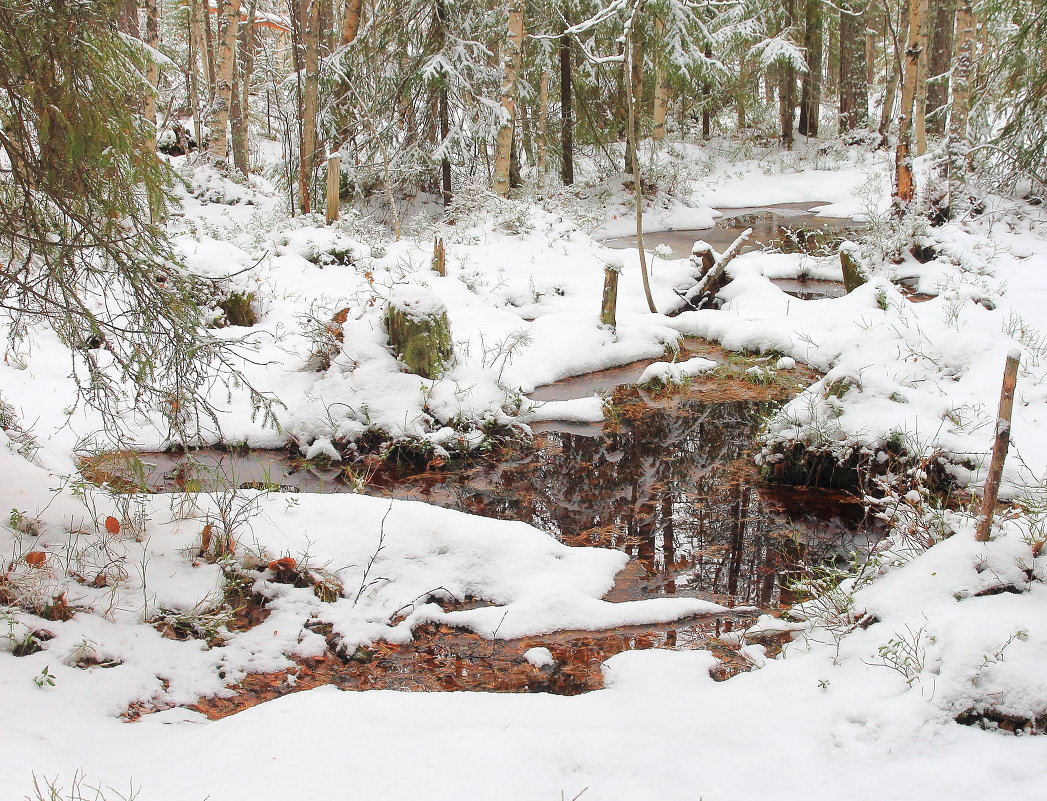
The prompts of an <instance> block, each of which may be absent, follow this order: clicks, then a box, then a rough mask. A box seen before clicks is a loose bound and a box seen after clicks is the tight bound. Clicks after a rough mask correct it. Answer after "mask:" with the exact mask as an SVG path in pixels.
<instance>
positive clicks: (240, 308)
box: [218, 292, 258, 326]
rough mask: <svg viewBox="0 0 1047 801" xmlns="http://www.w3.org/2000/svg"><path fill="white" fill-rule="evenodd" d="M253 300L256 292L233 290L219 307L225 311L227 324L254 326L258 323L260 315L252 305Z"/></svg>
mask: <svg viewBox="0 0 1047 801" xmlns="http://www.w3.org/2000/svg"><path fill="white" fill-rule="evenodd" d="M253 302H254V292H233V293H232V294H231V295H229V297H227V298H226V299H225V300H223V301H221V302H220V303H219V304H218V308H219V309H221V310H222V311H224V312H225V324H226V325H244V326H252V325H254V324H255V323H257V322H258V316H257V315H256V314H255V313H254V308H253V307H252V306H251V304H252V303H253Z"/></svg>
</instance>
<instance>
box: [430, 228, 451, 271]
mask: <svg viewBox="0 0 1047 801" xmlns="http://www.w3.org/2000/svg"><path fill="white" fill-rule="evenodd" d="M432 268H433V272H434V273H436V274H437V275H441V276H446V275H447V250H446V248H445V247H444V238H443V237H442V236H438V237H436V238H434V239H433V261H432Z"/></svg>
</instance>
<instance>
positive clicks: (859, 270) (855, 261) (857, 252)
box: [840, 242, 869, 292]
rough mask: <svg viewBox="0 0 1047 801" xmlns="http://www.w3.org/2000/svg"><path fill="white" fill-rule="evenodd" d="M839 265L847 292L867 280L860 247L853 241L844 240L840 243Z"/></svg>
mask: <svg viewBox="0 0 1047 801" xmlns="http://www.w3.org/2000/svg"><path fill="white" fill-rule="evenodd" d="M840 267H841V268H842V269H843V286H844V289H846V290H847V291H848V292H851V291H852V290H855V289H857V288H858V287H860V286H861V285H862V284H864V283H865V282H866V281H868V280H869V276H868V275H866V274H865V267H864V266H863V265H862V251H861V248H859V247H858V245H856V244H855V243H854V242H844V243H842V244H841V245H840Z"/></svg>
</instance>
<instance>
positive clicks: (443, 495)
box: [145, 342, 874, 716]
mask: <svg viewBox="0 0 1047 801" xmlns="http://www.w3.org/2000/svg"><path fill="white" fill-rule="evenodd" d="M688 344H689V345H690V346H691V349H692V350H691V352H697V353H701V354H702V355H705V356H709V357H712V358H715V359H717V360H719V361H721V362H727V361H728V357H727V354H725V353H724V352H723V351H721V350H719V349H718V348H716V347H715V346H711V345H708V344H707V343H700V342H690V343H688ZM747 364H748V363H745V362H743V363H741V364H737V363H736V364H734V365H733V366H732V368H731V369H732V370H733V372H730V371H729V370H727V368H726V367H725V368H724V369H723V370H721V371H719V373H720V374H719V375H716V376H705V377H700V378H698V379H696V380H694V381H693V382H692V383H691V384H689V385H688V386H686V387H684V388H681V389H678V390H676V391H673V392H671V393H664V392H663V393H654V394H652V393H649V392H646V391H643V390H640V389H638V388H637V387H635V386H633V385H632V382H634V381H635V380H636V377H637V376H638V375H639V373H640V372H641V371H642V369H643V367H644V364H643V363H637V364H634V365H627V366H625V367H622V368H616V369H614V370H610V371H605V372H603V373H597V374H593V375H589V376H582V377H579V378H577V379H569V380H567V381H563V382H560V383H558V384H556V385H553V386H550V387H545V388H542V389H540V390H539V391H538V392H536V393H534V394H535V397H536V398H540V399H545V400H555V399H566V398H571V397H579V396H582V395H587V394H591V393H592V392H593V391H594V390H596V389H602V390H604V391H605V392H608V393H610V395H611V404H610V406H609V412H608V414H607V419H606V420H605V421H604V423H603V425H591V426H571V425H563V424H556V423H546V424H543V425H542V426H541V430H539V431H538V432H537V433H536V435H535V440H534V443H533V444H518V445H515V446H513V447H511V448H506V449H503V450H501V451H500V452H499V453H498V454H496V455H494V456H492V457H489V458H487V459H485V460H483V461H479V462H476V461H474V462H472V463H465V464H459V465H454V464H451V465H442V466H440V467H438V468H436V469H428V470H418V469H413V468H410V467H405V466H398V465H390V464H380V465H378V464H372V465H371V467H370V468H368V467H365V466H356V467H354V468H350V470H351V472H352V473H353V474H354V475H355V477H356V480H355V481H354V480H349V479H347V477H346V476H347V471H346V468H344V467H342V466H338V465H317V464H309V463H305V462H302V461H301V460H298V459H294V458H292V457H290V456H289V455H288V454H286V453H281V452H266V453H259V452H253V453H245V454H236V453H230V452H221V451H207V452H197V453H195V454H193V456H192V459H193V463H192V465H190V464H189V462H188V461H187V457H185V456H177V455H167V454H149V455H147V456H146V458H145V460H146V462H147V463H149V472H148V475H147V481H148V483H149V484H150V485H151V486H153V487H154V488H156V489H174V488H176V487H178V486H182V487H184V486H185V484H186V481H187V480H188V481H198V482H199V485H200V486H202V488H207V484H208V479H207V475H208V474H207V472H206V471H201V468H200V465H205V466H210V467H211V468H215V469H217V470H219V471H222V472H224V473H225V474H226V475H233V476H235V479H234V482H235V483H238V484H244V483H252V484H260V483H265V484H267V485H269V486H274V485H275V486H280V487H283V488H284V489H285V490H302V491H313V492H352V491H356V490H357V489H358V488H359V483H358V481H359V479H360V477H361V476H363V477H366V483H365V484H364V488H363V491H365V492H367V493H368V494H373V495H379V496H383V497H395V498H404V499H412V500H421V501H426V502H428V503H433V504H437V505H439V506H445V507H449V508H453V509H458V510H461V511H466V512H471V513H474V514H481V515H485V516H488V517H494V518H499V519H507V520H523V521H526V522H528V523H530V524H532V525H534V526H536V527H538V528H540V529H542V530H544V531H547V532H549V533H550V534H552V535H553V536H555V537H557V538H558V539H559V540H561V541H562V542H565V543H567V544H570V545H577V546H587V545H592V546H601V547H609V548H617V549H620V550H622V551H624V552H626V553H627V554H629V555H630V556H631V557H632V559H631V560H630V562H629V564H628V566H627V567H626V568H625V570H623V571H622V572H621V573H620V574H619V576H618V579H617V582H616V584H615V587H614V589H613V590H612V591H611V592H610V593H609V594H608V596H607V597H608V599H609V600H613V601H623V600H631V599H642V598H652V597H659V596H666V595H674V594H686V595H688V596H696V597H700V598H706V599H709V600H713V601H717V602H719V603H722V604H724V605H726V606H741V605H753V606H758V607H760V608H762V609H764V610H771V611H773V610H775V609H778V608H780V607H781V606H783V605H788V604H790V603H792V602H793V600H794V597H793V595H792V593H791V591H790V588H789V582H790V577H791V576H794V575H795V574H796V572H797V571H798V570H799V569H800V568H799V565H800V564H801V563H802V562H804V561H823V562H824V561H827V560H828V561H831V560H833V559H835V558H838V557H841V556H843V555H846V554H848V553H849V552H850V551H851V550H852V549H853V548H855V547H861V546H862V545H863V544H866V543H867V541H868V540H869V539H870V538H871V537H872V536H874V534H873V532H872V531H871V530H870V528H869V526H868V525H867V523H866V521H865V519H864V515H863V508H862V506H861V504H860V503H858V502H857V501H856V500H855V499H853V498H849V497H847V496H845V495H843V494H840V493H835V492H829V491H825V490H817V489H810V490H804V489H792V488H786V487H782V486H778V485H774V486H772V485H767V484H764V483H763V482H762V481H761V480H760V477H759V474H758V471H757V469H756V467H755V465H754V462H753V458H752V449H753V437H754V435H755V432H756V430H757V428H758V421H759V419H760V417H761V416H762V415H766V414H768V413H769V412H771V411H772V410H773V409H774V408H775V407H776V406H777V405H778V404H779V403H781V402H782V401H784V400H785V399H787V398H788V397H791V396H792V395H794V394H795V393H796V391H798V389H799V387H800V386H801V385H803V384H805V383H808V382H810V381H811V380H813V379H814V378H815V376H814V374H813V373H810V372H804V371H802V370H797V371H793V372H790V373H782V374H781V375H780V378H779V380H777V381H776V382H774V383H772V384H770V385H762V386H757V385H754V384H750V383H748V382H746V381H744V380H743V379H742V376H744V372H743V371H744V369H745V367H746V366H747ZM536 428H538V427H536ZM753 617H754V615H753V614H752V613H738V614H728V615H719V616H709V617H706V618H700V619H691V620H688V621H680V622H677V623H673V624H668V625H659V626H650V627H642V628H637V629H623V630H618V631H612V632H565V633H560V634H557V635H552V636H545V637H538V638H530V639H527V640H519V641H512V642H504V641H501V642H491V641H489V640H485V639H483V638H481V637H478V636H477V635H475V634H472V633H469V632H463V631H455V630H451V629H446V628H444V627H432V629H431V630H430V629H428V628H427V629H423V630H420V631H419V632H418V636H416V638H415V640H414V641H413V642H411V643H409V644H407V645H391V644H377V645H374V646H372V647H371V648H369V649H365V650H364V651H363V652H362V653H358V654H356V655H355V656H356V657H357V658H352V657H353V656H354V655H351V654H349V655H347V654H340V653H339V650H338V643H337V642H334V641H333V640H332V641H331V646H332V647H331V649H330V650H329V652H328V653H327V654H325V656H324V657H323V658H321V659H314V660H302V662H301V663H300V664H299V666H298V667H297V668H296V669H295V671H293V682H289V681H288V678H287V675H285V674H284V673H281V674H267V675H266V676H257V677H252V678H250V679H249V680H247V681H246V682H244V683H243V684H242V685H240V686H238V687H237V688H235V689H236V690H237V695H236V696H234V697H233V698H231V699H228V700H226V701H218V700H209V701H202V702H201V706H200V708H201V710H202V711H204V712H206V713H207V714H209V715H213V716H222V715H225V714H229V713H230V712H233V711H237V710H238V709H241V708H244V707H245V706H250V705H252V704H254V703H258V702H260V701H264V700H266V699H268V698H271V697H275V696H276V695H280V694H283V693H285V692H289V691H291V690H293V689H303V688H305V687H309V686H316V685H317V684H323V683H333V684H335V685H337V686H339V687H342V688H344V689H368V688H394V689H427V690H452V689H473V690H476V689H485V690H496V691H518V692H519V691H539V690H547V691H552V692H560V693H576V692H583V691H585V690H588V689H593V688H596V687H599V686H601V684H602V679H601V674H600V669H599V665H600V664H601V663H602V662H603V661H604V660H605V659H607V658H608V657H609V656H611V655H613V654H615V653H618V652H619V651H622V650H626V649H634V648H651V647H659V648H709V649H711V650H713V651H714V652H715V653H717V654H719V655H720V656H721V657H722V660H723V665H724V667H723V668H722V671H721V674H722V675H721V677H726V676H728V675H730V674H731V673H733V672H736V671H737V670H739V669H744V660H742V659H741V658H740V657H739V656H738V655H737V653H736V652H735V650H734V649H733V647H732V645H731V644H730V643H724V642H723V641H721V640H720V639H719V637H720V634H721V632H722V631H723V630H724V629H727V630H729V629H730V628H731V627H738V626H743V627H744V626H745V625H746V624H747V621H751V620H752V618H753ZM534 646H543V647H547V648H549V649H550V651H552V653H553V656H554V658H555V659H556V660H557V666H556V667H555V668H553V669H548V668H545V669H538V668H535V667H533V666H532V665H530V664H529V663H528V662H527V661H526V660H525V659H524V658H523V653H524V652H525V651H526V650H527V649H528V648H531V647H534ZM292 685H293V686H292Z"/></svg>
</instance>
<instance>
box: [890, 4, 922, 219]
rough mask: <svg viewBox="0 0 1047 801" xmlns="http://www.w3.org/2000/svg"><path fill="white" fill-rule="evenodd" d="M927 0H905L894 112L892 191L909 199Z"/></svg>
mask: <svg viewBox="0 0 1047 801" xmlns="http://www.w3.org/2000/svg"><path fill="white" fill-rule="evenodd" d="M927 4H928V0H909V43H908V46H907V47H906V50H905V81H904V83H903V84H902V107H901V109H900V111H899V114H898V147H897V148H896V150H895V156H894V165H895V183H894V194H895V197H897V198H898V199H899V200H901V201H902V202H903V203H909V202H910V201H911V200H912V199H913V195H914V194H915V188H914V186H913V178H912V152H911V151H912V129H913V118H912V114H913V103H914V101H915V98H916V84H917V80H918V78H919V73H920V59H921V56H922V55H923V47H924V43H925V42H926V39H927V36H926V26H925V21H926V19H927Z"/></svg>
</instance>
